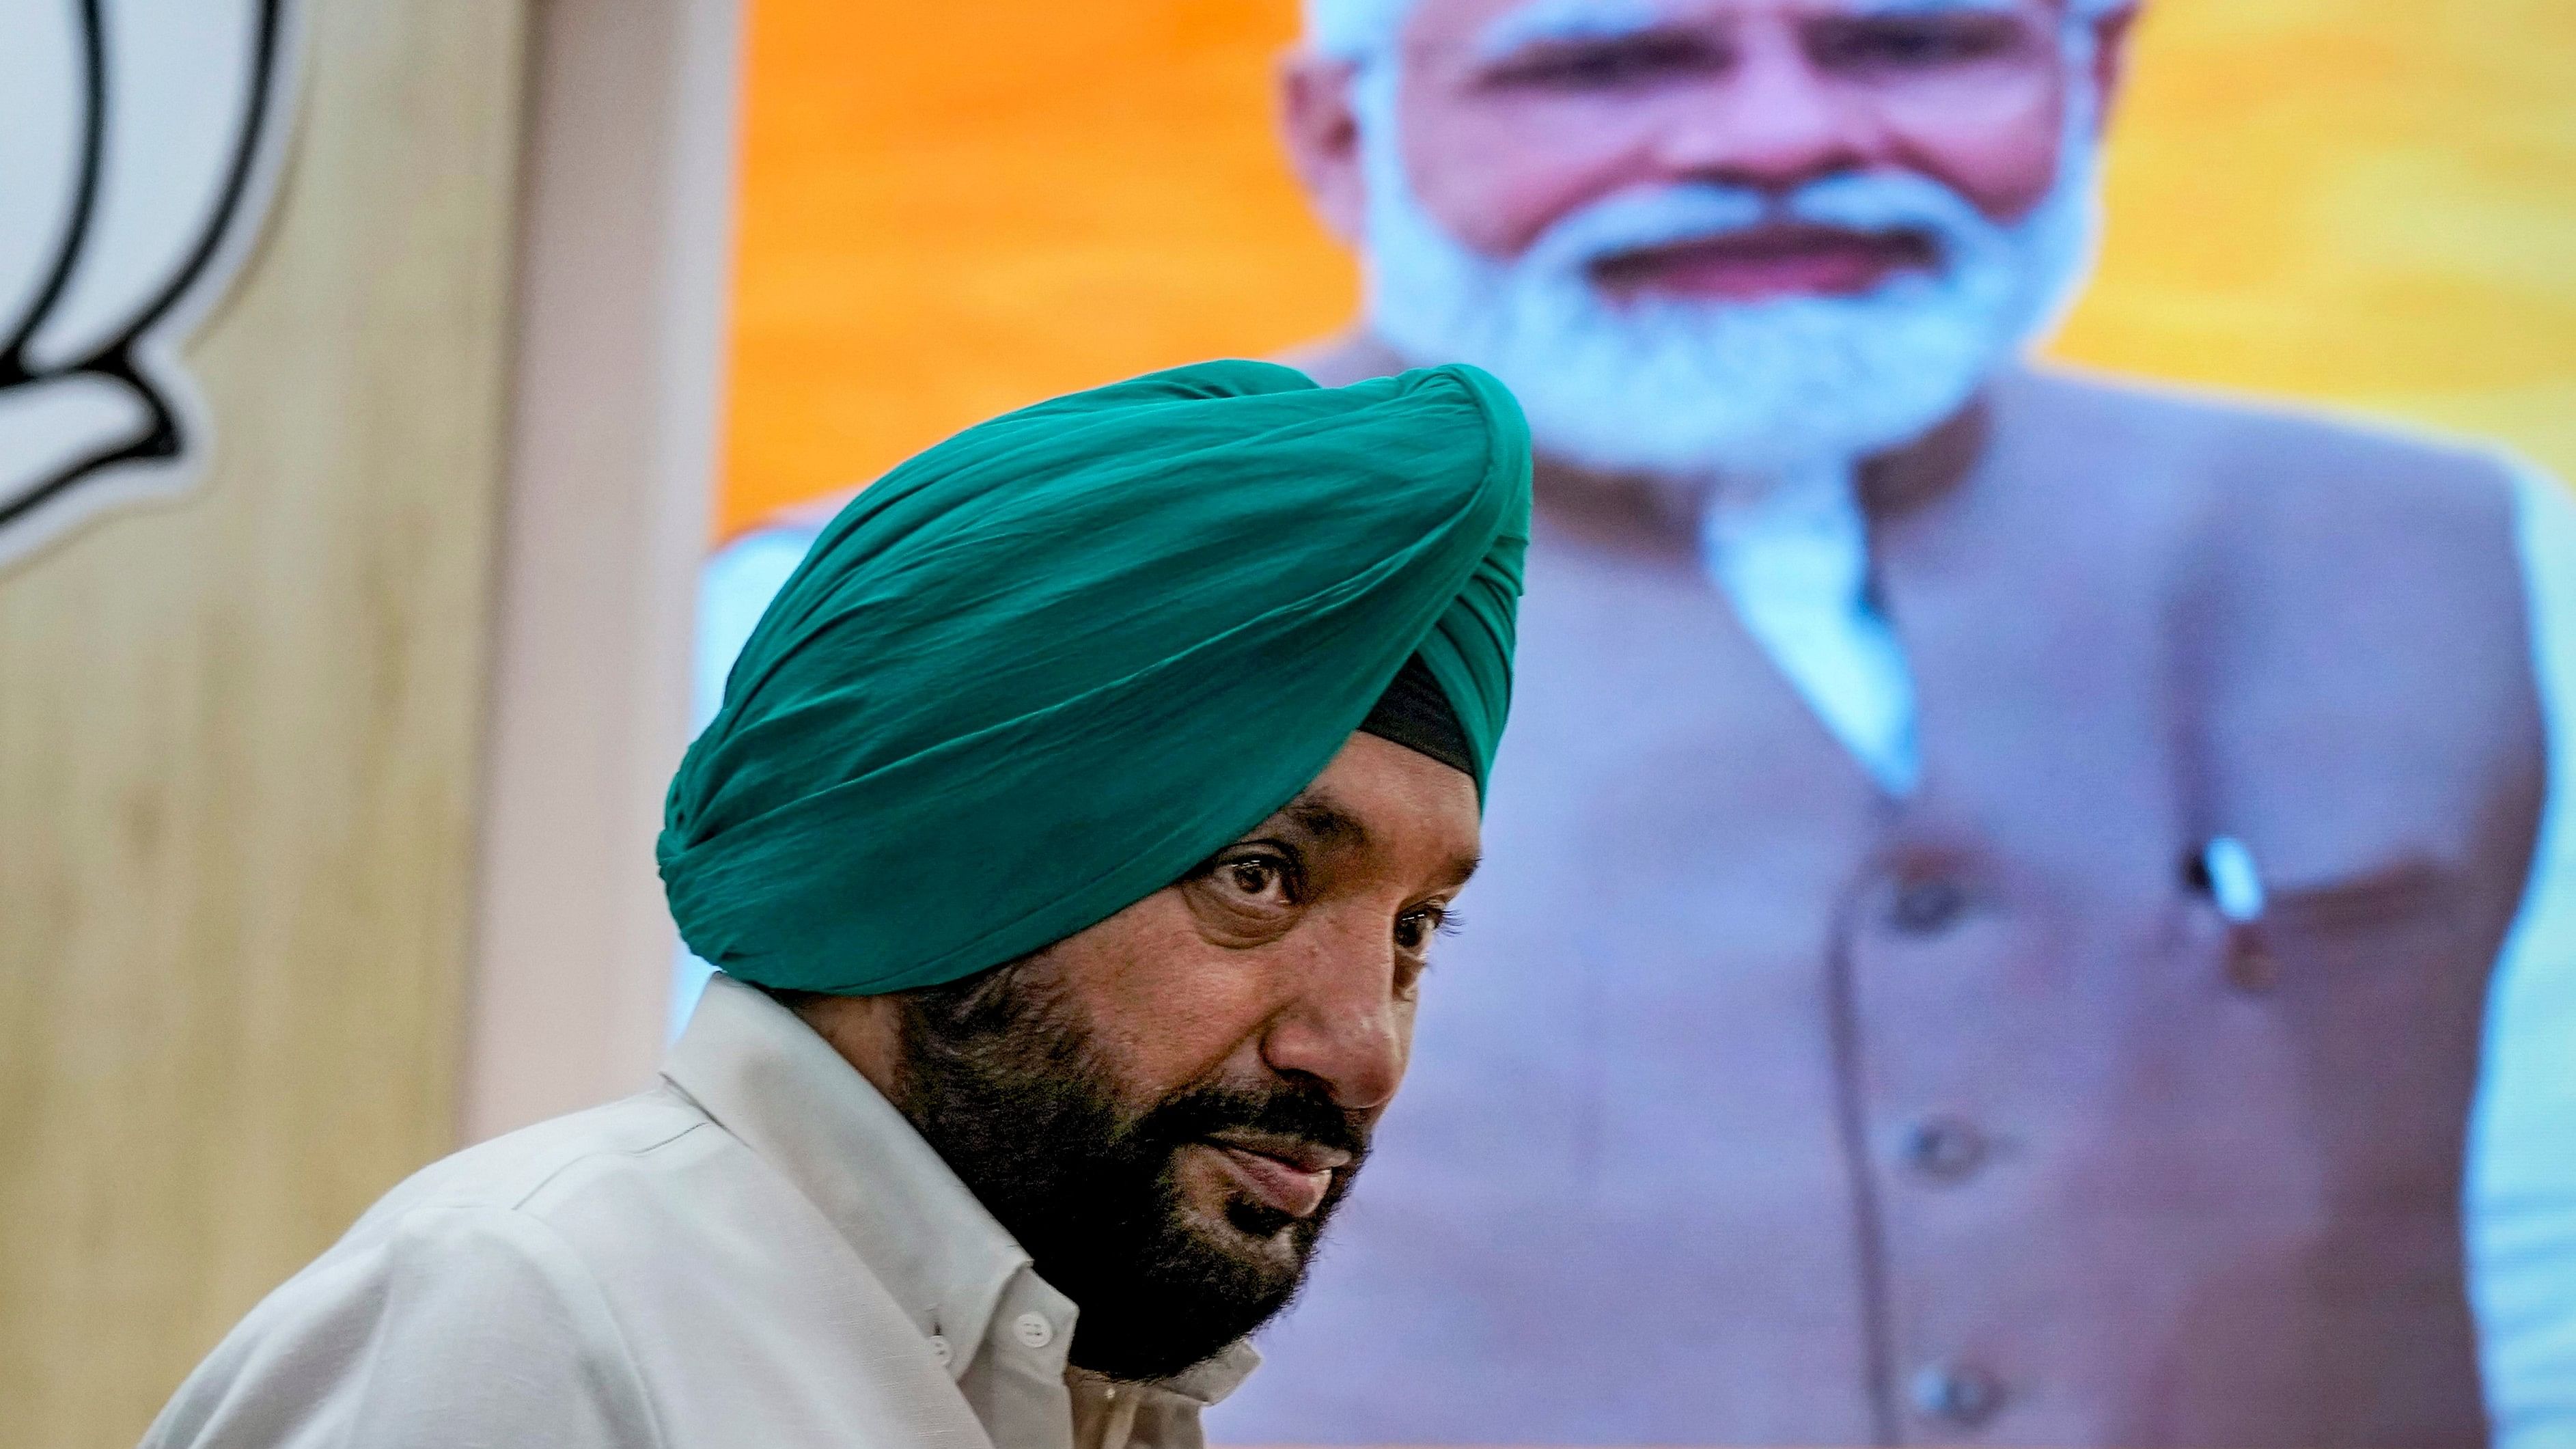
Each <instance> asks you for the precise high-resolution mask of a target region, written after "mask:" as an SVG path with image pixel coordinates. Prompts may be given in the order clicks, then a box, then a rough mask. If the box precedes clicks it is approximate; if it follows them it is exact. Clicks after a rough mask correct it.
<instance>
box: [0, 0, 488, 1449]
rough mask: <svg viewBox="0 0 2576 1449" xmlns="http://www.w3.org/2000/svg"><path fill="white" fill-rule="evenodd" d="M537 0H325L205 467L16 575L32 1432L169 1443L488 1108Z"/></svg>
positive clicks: (19, 1292)
mask: <svg viewBox="0 0 2576 1449" xmlns="http://www.w3.org/2000/svg"><path fill="white" fill-rule="evenodd" d="M523 8H524V6H523V3H522V0H316V3H313V4H311V5H310V6H309V7H308V10H307V14H306V23H307V27H308V28H307V31H306V45H305V48H304V54H303V57H302V59H303V68H304V75H303V82H302V85H303V97H302V107H301V115H300V117H299V118H298V126H299V131H300V134H299V135H298V136H297V137H296V140H295V143H294V149H293V153H292V156H291V159H290V161H289V163H288V170H287V174H286V177H285V180H284V184H283V187H282V189H281V191H280V194H279V198H278V203H277V206H276V210H275V212H274V214H273V216H272V218H271V221H270V225H269V229H268V234H267V236H266V239H265V241H264V242H263V244H262V246H261V248H260V251H259V252H258V254H257V255H255V256H254V257H253V259H252V260H251V262H250V264H249V266H248V267H247V268H245V270H244V273H243V276H242V278H241V280H240V282H239V283H238V284H237V286H236V288H235V291H234V295H233V297H232V298H231V300H230V302H229V303H228V304H227V305H226V306H225V307H224V308H223V309H222V310H221V311H220V312H219V313H218V314H217V315H216V316H215V318H214V319H213V320H212V321H211V322H210V323H209V324H208V325H207V326H206V328H205V329H203V331H202V332H201V334H200V338H199V340H198V342H197V343H196V344H195V345H194V346H193V347H192V348H191V349H190V358H191V361H192V363H193V366H194V369H195V371H196V373H197V375H198V377H199V378H200V380H201V382H202V383H203V386H204V391H205V394H206V396H207V399H208V402H209V404H210V411H211V415H212V417H213V420H214V427H215V447H216V450H217V453H216V460H215V464H214V467H213V468H212V470H211V472H210V474H209V475H208V477H207V479H206V481H205V482H204V483H203V484H202V485H201V486H200V487H199V488H198V489H197V491H195V492H194V493H193V494H191V495H190V496H188V497H187V498H185V499H183V500H180V501H178V502H176V503H175V504H172V505H169V506H164V507H160V508H158V509H156V510H154V511H151V512H148V513H136V514H128V515H123V516H118V517H114V518H111V519H108V520H105V521H103V522H100V523H98V524H95V525H92V526H90V527H88V528H86V529H83V530H81V531H79V532H77V533H75V534H73V535H71V536H70V537H68V538H66V539H64V540H62V541H61V542H59V543H58V544H56V545H55V546H54V547H52V548H51V549H49V550H47V551H45V552H43V553H41V554H39V555H38V556H36V557H35V558H34V559H32V560H30V561H28V562H26V563H24V564H22V565H20V566H19V567H18V568H16V569H15V570H13V571H12V572H10V573H8V574H6V575H0V822H5V825H0V1102H4V1103H5V1107H6V1110H5V1112H4V1113H0V1163H5V1164H6V1166H5V1168H0V1422H5V1426H6V1427H5V1431H0V1438H6V1439H7V1440H8V1442H10V1443H12V1444H27V1445H44V1446H85V1445H113V1444H130V1443H132V1442H133V1441H134V1439H135V1438H136V1437H137V1436H138V1435H139V1434H140V1433H141V1432H142V1429H143V1427H144V1425H145V1423H146V1422H147V1421H148V1420H149V1418H150V1417H151V1415H152V1414H153V1413H154V1412H155V1411H156V1410H157V1409H158V1408H159V1406H160V1404H161V1403H162V1402H163V1400H164V1399H165V1398H166V1397H167V1396H168V1394H169V1392H170V1390H171V1389H172V1388H173V1387H174V1386H175V1385H176V1383H177V1381H178V1379H179V1378H180V1377H181V1376H182V1375H183V1374H184V1373H185V1372H186V1370H187V1369H188V1368H189V1366H190V1365H191V1364H192V1363H193V1362H194V1361H195V1360H196V1359H197V1358H198V1357H199V1356H200V1355H202V1354H203V1353H204V1352H205V1351H206V1350H207V1349H208V1348H209V1347H211V1346H212V1344H213V1343H214V1341H215V1340H216V1339H217V1338H218V1337H219V1336H220V1335H221V1334H222V1333H223V1331H224V1330H225V1329H226V1328H228V1327H229V1326H230V1325H231V1324H232V1322H233V1321H234V1320H235V1319H236V1318H237V1317H238V1316H239V1315H240V1314H241V1313H242V1312H244V1311H245V1310H246V1309H247V1308H248V1307H249V1306H250V1305H251V1304H252V1303H253V1302H254V1301H255V1300H257V1299H258V1297H259V1296H260V1295H261V1294H263V1293H265V1292H266V1291H267V1290H268V1289H269V1288H270V1287H272V1286H274V1285H275V1284H276V1283H277V1282H278V1281H279V1280H281V1279H282V1278H283V1277H285V1276H286V1275H287V1274H288V1273H290V1272H292V1271H293V1270H294V1269H295V1268H297V1267H299V1266H300V1265H301V1264H302V1263H303V1262H304V1261H305V1260H306V1259H307V1258H309V1257H310V1256H312V1255H313V1254H314V1253H315V1252H317V1251H318V1250H320V1249H321V1248H322V1247H323V1246H325V1245H326V1244H327V1243H328V1242H329V1241H330V1240H331V1239H332V1238H333V1237H334V1236H336V1235H337V1234H338V1233H339V1232H340V1231H341V1230H342V1229H344V1228H345V1227H346V1226H347V1225H348V1223H349V1221H350V1220H351V1218H353V1217H354V1216H355V1215H356V1214H357V1213H358V1212H359V1211H360V1210H361V1209H362V1208H364V1207H365V1206H366V1204H367V1203H368V1202H369V1201H370V1200H371V1199H372V1198H374V1197H375V1196H376V1195H377V1194H379V1193H381V1192H382V1191H383V1190H384V1189H385V1188H386V1187H387V1186H389V1185H390V1184H391V1183H393V1182H394V1181H395V1180H397V1179H398V1178H400V1177H401V1176H403V1175H404V1174H405V1173H407V1172H409V1171H410V1170H412V1169H413V1168H415V1167H417V1166H419V1165H420V1164H422V1163H424V1162H426V1161H428V1160H430V1159H431V1158H433V1157H436V1156H437V1155H439V1154H440V1153H442V1152H444V1151H446V1150H448V1148H449V1147H450V1146H451V1145H452V1143H453V1141H454V1137H455V1131H456V1126H455V1117H456V1092H457V1083H456V1067H455V1061H456V1055H457V1049H458V1042H459V998H460V983H461V981H462V977H463V965H464V960H465V952H466V944H467V942H466V937H467V923H468V920H469V905H470V887H471V865H472V861H471V844H472V840H473V830H472V825H473V822H472V818H471V816H472V809H473V802H474V799H475V761H476V749H477V740H478V736H479V733H480V728H481V681H482V675H483V668H484V657H485V653H486V648H485V644H486V634H487V627H488V617H487V616H488V612H489V611H488V607H487V593H488V586H489V582H490V577H491V570H492V552H493V535H494V528H493V519H494V513H495V510H494V502H495V499H494V490H495V487H496V479H497V477H498V463H499V440H500V422H501V412H502V379H503V362H504V352H505V346H504V339H505V337H506V324H507V314H508V302H509V276H508V272H509V256H510V248H509V243H510V232H509V217H510V210H511V203H512V195H513V174H512V173H513V167H514V164H515V161H516V157H517V152H518V129H517V108H518V92H519V85H520V66H519V51H520V45H521V31H522V26H523V18H524V17H523V14H522V11H523Z"/></svg>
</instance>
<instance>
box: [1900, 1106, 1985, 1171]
mask: <svg viewBox="0 0 2576 1449" xmlns="http://www.w3.org/2000/svg"><path fill="white" fill-rule="evenodd" d="M1985 1160H1986V1134H1984V1133H1983V1132H1980V1131H1978V1130H1977V1128H1976V1125H1975V1124H1974V1123H1970V1122H1963V1121H1961V1120H1959V1119H1958V1118H1956V1117H1927V1118H1925V1119H1923V1120H1922V1121H1920V1122H1917V1123H1915V1124H1914V1125H1913V1126H1911V1127H1908V1128H1906V1129H1905V1165H1906V1166H1908V1167H1911V1168H1913V1169H1914V1170H1915V1171H1917V1172H1919V1173H1922V1174H1923V1175H1924V1176H1925V1177H1931V1178H1938V1179H1940V1180H1941V1181H1943V1182H1956V1181H1958V1180H1959V1179H1961V1178H1963V1177H1966V1176H1967V1175H1968V1174H1970V1173H1972V1172H1975V1171H1976V1170H1977V1166H1978V1164H1979V1163H1982V1162H1984V1161H1985Z"/></svg>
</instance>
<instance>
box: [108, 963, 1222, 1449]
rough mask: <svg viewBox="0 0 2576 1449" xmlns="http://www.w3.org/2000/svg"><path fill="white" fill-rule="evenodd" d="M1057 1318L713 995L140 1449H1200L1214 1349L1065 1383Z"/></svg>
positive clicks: (335, 1261)
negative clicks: (1134, 1371) (1203, 1357)
mask: <svg viewBox="0 0 2576 1449" xmlns="http://www.w3.org/2000/svg"><path fill="white" fill-rule="evenodd" d="M1074 1320H1075V1314H1074V1306H1073V1304H1072V1303H1071V1302H1070V1301H1069V1300H1067V1299H1066V1298H1065V1297H1064V1295H1063V1294H1061V1293H1058V1292H1056V1291H1055V1290H1054V1289H1053V1288H1051V1287H1049V1286H1047V1284H1046V1283H1045V1281H1044V1280H1042V1279H1040V1278H1039V1277H1038V1276H1037V1274H1036V1273H1035V1272H1034V1271H1033V1270H1032V1269H1031V1268H1030V1265H1029V1258H1028V1255H1027V1254H1026V1253H1024V1252H1022V1251H1021V1250H1020V1247H1019V1245H1018V1244H1017V1243H1015V1242H1014V1241H1012V1239H1011V1237H1010V1235H1009V1234H1008V1233H1005V1232H1004V1231H1003V1230H1002V1228H1001V1225H1000V1224H998V1223H996V1222H994V1221H993V1219H992V1216H991V1215H990V1214H989V1213H987V1212H986V1211H985V1210H984V1208H983V1206H982V1204H980V1203H978V1202H977V1201H976V1200H975V1197H974V1195H973V1194H972V1193H970V1192H968V1191H967V1189H966V1186H965V1184H964V1183H962V1182H960V1181H958V1180H957V1177H956V1175H955V1174H954V1173H952V1172H950V1171H949V1170H948V1167H947V1164H946V1163H944V1162H942V1161H941V1160H940V1158H939V1155H938V1154H937V1153H936V1152H934V1151H933V1150H932V1149H931V1147H930V1145H929V1144H928V1143H927V1142H924V1141H923V1140H922V1138H921V1137H920V1135H919V1134H918V1133H916V1132H915V1131H914V1130H913V1129H912V1126H911V1124H910V1123H909V1122H907V1121H905V1120H904V1118H903V1115H902V1114H901V1113H899V1112H897V1111H896V1110H895V1108H894V1107H893V1105H892V1104H890V1103H888V1102H887V1101H886V1100H885V1098H884V1097H882V1096H880V1095H879V1094H878V1093H877V1091H876V1089H875V1088H874V1087H872V1086H870V1085H869V1084H868V1081H867V1079H866V1078H864V1077H862V1076H860V1075H859V1074H858V1072H857V1071H856V1070H854V1069H853V1068H851V1066H850V1065H849V1064H848V1063H847V1062H845V1061H843V1060H842V1059H841V1057H840V1056H839V1054H837V1053H836V1052H834V1051H833V1050H832V1048H831V1047H830V1046H829V1045H828V1044H827V1043H825V1042H824V1041H823V1039H822V1038H821V1037H819V1036H817V1035H815V1034H814V1032H813V1031H812V1030H811V1029H810V1028H808V1027H807V1026H806V1025H805V1024H804V1022H802V1021H801V1020H799V1019H798V1018H797V1017H796V1016H795V1014H794V1013H792V1012H790V1011H788V1010H787V1009H786V1008H784V1007H782V1006H780V1005H778V1004H777V1003H776V1002H774V1001H772V1000H770V999H769V997H768V996H766V995H764V994H763V993H761V992H759V991H755V990H753V989H752V988H750V987H747V986H744V985H742V984H740V983H739V982H735V981H732V980H719V981H717V982H716V983H715V984H714V985H713V986H711V987H710V988H709V989H708V990H707V992H706V993H705V997H704V1000H703V1001H702V1002H701V1004H700V1006H699V1009H698V1012H697V1014H696V1016H695V1017H694V1018H693V1019H692V1020H691V1021H690V1023H689V1026H688V1029H687V1031H686V1032H685V1033H684V1034H683V1035H682V1036H681V1038H680V1040H679V1042H678V1044H677V1045H676V1046H675V1047H674V1048H673V1050H672V1052H671V1056H670V1060H669V1064H668V1065H667V1067H666V1068H665V1070H664V1073H663V1080H662V1082H661V1083H660V1085H658V1086H656V1087H655V1088H654V1089H652V1090H651V1091H648V1092H645V1093H643V1094H642V1095H640V1096H635V1097H630V1098H628V1099H627V1100H625V1101H623V1102H617V1103H614V1104H611V1105H609V1106H606V1107H601V1108H598V1109H596V1110H593V1111H589V1112H584V1113H580V1114H578V1115H576V1116H571V1117H564V1118H559V1119H557V1120H555V1121H552V1122H546V1123H541V1124H539V1125H537V1126H535V1127H530V1128H527V1129H525V1130H523V1131H519V1132H514V1133H511V1134H510V1135H508V1136H506V1137H501V1138H497V1139H495V1140H493V1141H491V1142H487V1143H484V1144H483V1145H481V1146H479V1147H474V1148H469V1149H468V1150H466V1151H464V1152H460V1153H458V1154H456V1155H455V1156H453V1157H450V1158H448V1159H446V1160H445V1161H443V1162H439V1163H436V1164H434V1165H432V1166H430V1167H429V1168H427V1169H425V1170H423V1171H422V1172H420V1173H419V1174H417V1175H415V1176H414V1177H412V1178H411V1179H410V1180H409V1181H407V1182H405V1183H403V1184H402V1185H401V1186H399V1187H397V1188H395V1189H394V1190H393V1191H392V1192H391V1193H389V1194H387V1195H386V1196H385V1198H384V1200H383V1201H381V1202H379V1203H377V1204H376V1205H375V1207H374V1208H372V1209H370V1210H369V1211H368V1213H367V1215H366V1216H365V1217H363V1218H360V1219H359V1220H358V1223H357V1225H356V1226H354V1227H352V1228H351V1229H350V1230H349V1232H348V1235H347V1236H346V1237H344V1238H342V1239H341V1240H340V1242H339V1243H338V1244H337V1245H336V1246H334V1247H333V1248H332V1249H331V1250H330V1251H329V1252H327V1253H325V1254H323V1255H322V1256H321V1257H320V1258H319V1259H316V1260H315V1261H314V1263H313V1264H312V1266H310V1267H308V1268H306V1269H305V1270H304V1271H303V1272H301V1273H298V1274H297V1275H296V1276H295V1277H294V1278H292V1279H290V1280H289V1281H288V1282H287V1283H286V1284H285V1285H284V1286H283V1287H281V1288H279V1289H278V1290H277V1291H276V1292H275V1293H272V1294H270V1295H269V1296H268V1298H267V1299H266V1300H265V1301H263V1302H262V1303H261V1304H260V1305H259V1306H258V1307H257V1308H255V1309H253V1310H252V1311H251V1314H250V1316H249V1317H248V1318H245V1319H244V1320H242V1323H241V1325H240V1326H239V1327H237V1328H235V1329H234V1330H233V1332H232V1334H231V1335H230V1336H228V1337H227V1338H225V1340H224V1341H223V1343H222V1344H221V1345H219V1346H218V1347H217V1348H216V1349H215V1351H214V1353H213V1354H212V1355H211V1356H209V1357H208V1358H207V1359H206V1361H205V1362H204V1363H203V1364H201V1365H199V1367H198V1369H197V1371H196V1372H195V1373H194V1374H192V1375H190V1376H189V1378H188V1381H187V1382H186V1383H185V1384H183V1385H181V1386H180V1389H179V1392H178V1394H177V1396H176V1397H174V1398H173V1399H172V1400H171V1402H170V1405H169V1407H168V1408H166V1409H164V1410H163V1411H162V1413H161V1417H160V1418H159V1420H157V1421H156V1422H155V1423H154V1424H153V1426H152V1429H151V1432H149V1433H148V1434H146V1435H145V1436H144V1440H143V1444H144V1449H179V1446H193V1449H304V1446H310V1449H324V1446H328V1449H342V1446H365V1449H466V1446H479V1445H493V1446H501V1445H507V1446H510V1449H612V1446H615V1449H744V1446H759V1449H799V1446H815V1449H821V1446H824V1445H834V1446H848V1445H854V1444H860V1445H885V1446H903V1449H993V1446H996V1445H1006V1446H1010V1449H1200V1446H1201V1445H1202V1443H1203V1440H1202V1438H1201V1435H1200V1432H1199V1411H1200V1409H1201V1408H1202V1407H1204V1406H1205V1405H1206V1404H1209V1403H1213V1402H1215V1401H1216V1400H1217V1399H1219V1398H1221V1397H1223V1396H1224V1395H1225V1394H1226V1393H1227V1392H1230V1391H1231V1390H1232V1389H1233V1388H1234V1386H1235V1385H1236V1384H1238V1383H1240V1382H1241V1381H1242V1379H1243V1377H1244V1375H1246V1374H1247V1373H1249V1372H1250V1371H1251V1369H1252V1366H1253V1364H1254V1363H1256V1362H1258V1360H1257V1358H1256V1357H1255V1356H1254V1354H1253V1352H1252V1350H1251V1349H1249V1348H1247V1347H1244V1346H1242V1345H1237V1346H1235V1347H1233V1348H1230V1349H1227V1350H1226V1351H1225V1352H1223V1353H1221V1354H1219V1355H1218V1356H1217V1357H1216V1358H1214V1359H1212V1360H1210V1361H1209V1362H1208V1363H1206V1364H1202V1365H1200V1366H1199V1367H1198V1368H1195V1369H1192V1370H1190V1371H1189V1372H1188V1373H1186V1374H1183V1375H1181V1376H1180V1377H1178V1378H1175V1379H1171V1380H1168V1381H1166V1382H1164V1383H1162V1384H1156V1385H1111V1384H1109V1383H1108V1382H1107V1381H1105V1380H1102V1379H1100V1378H1099V1377H1097V1376H1096V1375H1091V1374H1086V1373H1083V1372H1081V1371H1079V1370H1068V1369H1067V1367H1066V1363H1065V1353H1066V1350H1067V1348H1068V1347H1069V1346H1070V1345H1071V1343H1072V1340H1073V1330H1074Z"/></svg>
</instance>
